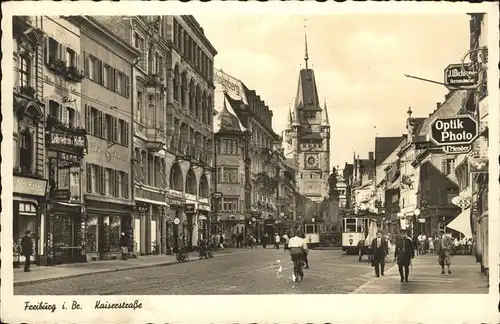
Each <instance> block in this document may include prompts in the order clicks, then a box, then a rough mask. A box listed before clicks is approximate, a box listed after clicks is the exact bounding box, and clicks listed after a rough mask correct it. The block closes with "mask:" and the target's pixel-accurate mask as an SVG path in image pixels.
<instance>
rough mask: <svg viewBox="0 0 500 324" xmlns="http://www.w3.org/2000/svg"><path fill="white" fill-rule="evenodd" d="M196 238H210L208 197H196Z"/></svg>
mask: <svg viewBox="0 0 500 324" xmlns="http://www.w3.org/2000/svg"><path fill="white" fill-rule="evenodd" d="M197 212H198V240H210V237H211V232H210V218H209V217H210V205H209V203H208V198H199V199H198V210H197Z"/></svg>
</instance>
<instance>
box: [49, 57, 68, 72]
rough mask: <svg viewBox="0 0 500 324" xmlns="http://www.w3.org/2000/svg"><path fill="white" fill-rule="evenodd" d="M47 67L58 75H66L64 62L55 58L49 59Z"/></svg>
mask: <svg viewBox="0 0 500 324" xmlns="http://www.w3.org/2000/svg"><path fill="white" fill-rule="evenodd" d="M49 67H50V68H51V69H53V70H55V71H57V72H59V73H62V74H66V62H64V61H63V60H61V59H60V58H58V57H56V56H50V57H49Z"/></svg>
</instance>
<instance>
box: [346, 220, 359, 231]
mask: <svg viewBox="0 0 500 324" xmlns="http://www.w3.org/2000/svg"><path fill="white" fill-rule="evenodd" d="M344 223H345V228H344V231H345V232H346V233H350V232H356V220H355V219H345V220H344Z"/></svg>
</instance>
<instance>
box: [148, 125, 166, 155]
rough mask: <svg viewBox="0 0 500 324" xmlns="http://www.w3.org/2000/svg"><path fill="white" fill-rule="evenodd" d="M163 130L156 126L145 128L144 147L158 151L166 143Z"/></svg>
mask: <svg viewBox="0 0 500 324" xmlns="http://www.w3.org/2000/svg"><path fill="white" fill-rule="evenodd" d="M166 141H167V137H166V136H165V131H164V130H163V129H160V128H158V127H148V128H146V147H147V148H148V149H149V150H152V151H155V152H157V151H159V150H161V149H162V148H163V146H164V145H165V144H166Z"/></svg>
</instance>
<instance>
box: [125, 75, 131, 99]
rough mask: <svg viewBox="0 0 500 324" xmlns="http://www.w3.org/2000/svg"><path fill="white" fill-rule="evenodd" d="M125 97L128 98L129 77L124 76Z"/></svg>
mask: <svg viewBox="0 0 500 324" xmlns="http://www.w3.org/2000/svg"><path fill="white" fill-rule="evenodd" d="M125 97H127V98H128V97H130V77H129V76H128V75H127V76H125Z"/></svg>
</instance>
